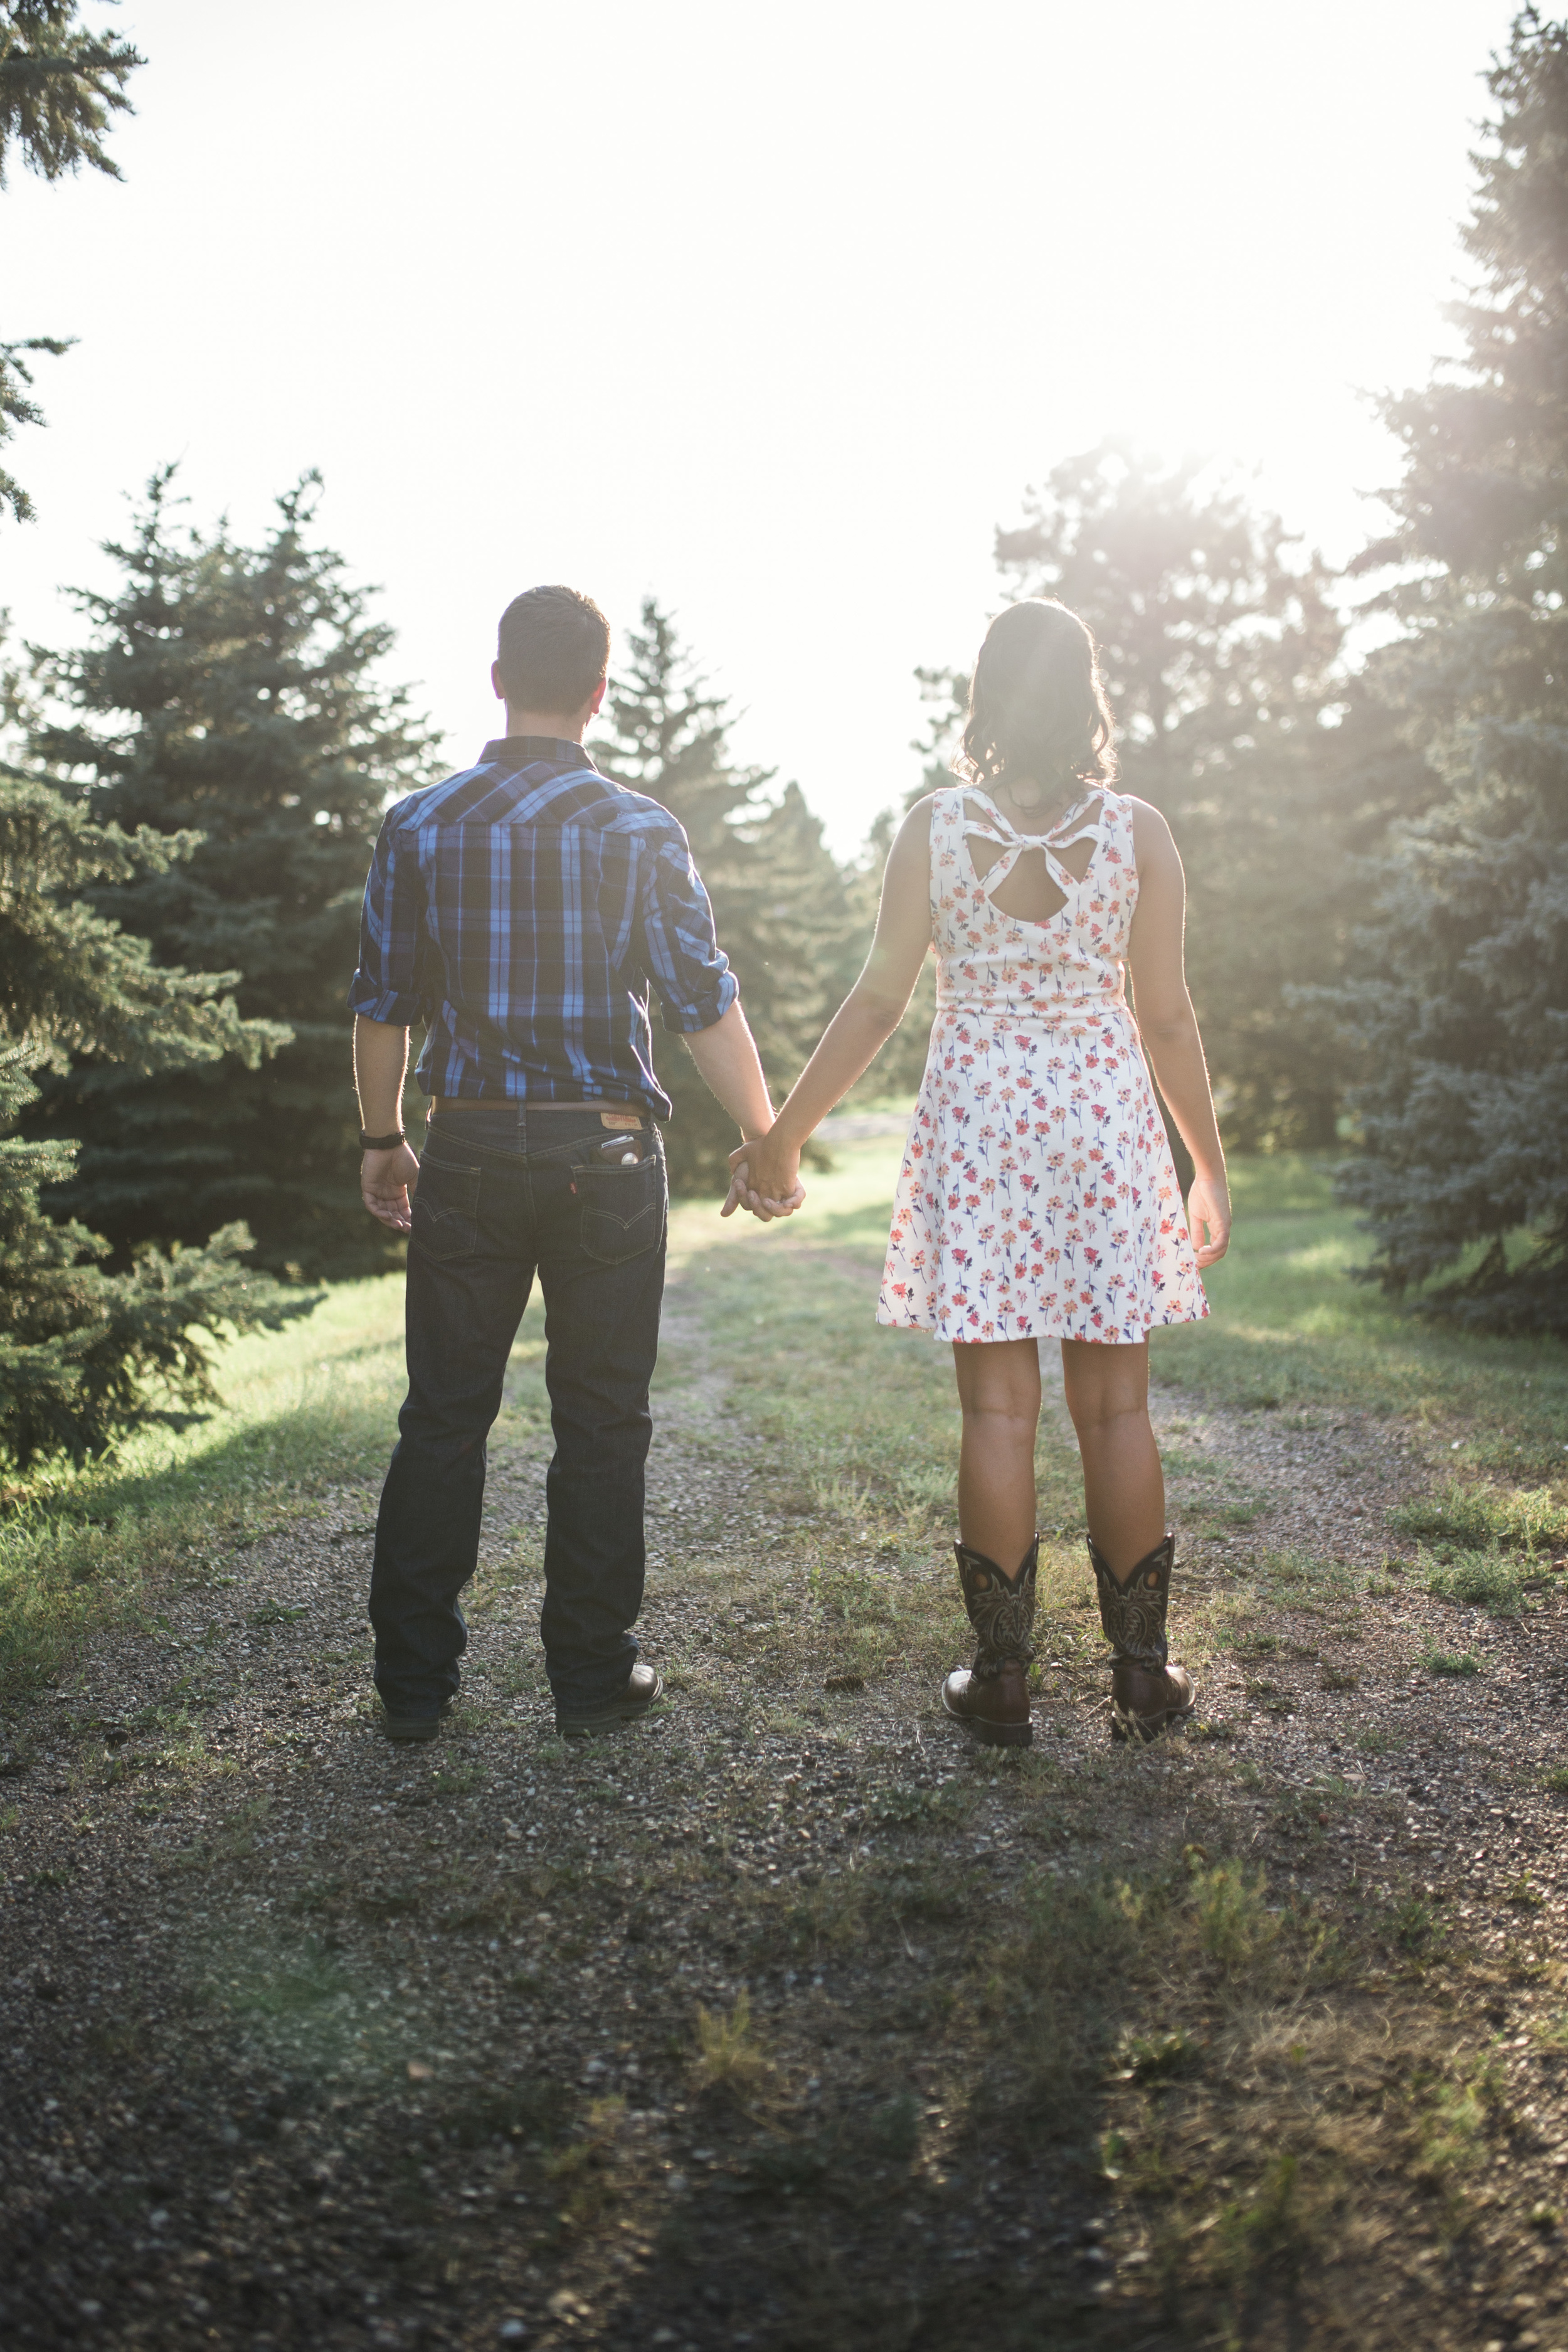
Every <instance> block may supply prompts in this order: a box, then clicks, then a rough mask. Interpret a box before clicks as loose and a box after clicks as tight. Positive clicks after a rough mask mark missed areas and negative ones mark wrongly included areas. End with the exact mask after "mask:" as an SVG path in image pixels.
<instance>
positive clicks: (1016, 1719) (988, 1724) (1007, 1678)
mask: <svg viewBox="0 0 1568 2352" xmlns="http://www.w3.org/2000/svg"><path fill="white" fill-rule="evenodd" d="M942 1705H943V1706H944V1707H945V1708H946V1709H947V1712H948V1713H949V1715H951V1716H952V1717H953V1720H954V1721H955V1722H957V1723H964V1724H967V1725H968V1727H969V1728H970V1730H971V1731H973V1734H974V1737H975V1738H976V1739H978V1740H979V1741H980V1742H981V1743H982V1745H983V1746H984V1747H986V1748H1027V1747H1028V1745H1029V1743H1030V1741H1031V1740H1032V1739H1033V1738H1034V1736H1035V1727H1034V1725H1033V1723H1032V1722H1031V1721H1030V1719H1029V1685H1028V1684H1027V1682H1026V1680H1025V1678H1024V1669H1023V1667H1022V1665H1021V1664H1019V1662H1018V1660H1017V1659H1016V1658H1009V1659H1008V1660H1007V1661H1006V1663H1005V1664H1004V1666H1003V1667H1002V1669H1001V1671H1000V1673H998V1674H996V1675H993V1677H992V1678H991V1680H990V1681H989V1682H982V1680H981V1678H980V1676H979V1675H977V1674H973V1673H972V1672H971V1670H970V1669H969V1667H968V1666H958V1667H955V1668H954V1670H953V1672H952V1674H951V1675H949V1676H948V1678H947V1680H946V1682H944V1683H943V1685H942Z"/></svg>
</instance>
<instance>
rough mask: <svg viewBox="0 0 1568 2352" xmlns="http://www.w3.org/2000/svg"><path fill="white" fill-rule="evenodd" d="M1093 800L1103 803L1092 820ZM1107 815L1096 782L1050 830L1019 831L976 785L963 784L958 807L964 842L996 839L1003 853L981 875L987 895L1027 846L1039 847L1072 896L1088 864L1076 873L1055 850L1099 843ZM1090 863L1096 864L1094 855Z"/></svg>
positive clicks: (1067, 895) (1066, 894) (1064, 891)
mask: <svg viewBox="0 0 1568 2352" xmlns="http://www.w3.org/2000/svg"><path fill="white" fill-rule="evenodd" d="M972 801H974V802H977V803H979V805H980V806H981V808H982V809H983V810H984V817H983V819H982V820H981V821H980V822H978V823H977V822H976V821H975V819H974V817H973V814H972V813H971V809H970V803H971V802H972ZM1091 801H1099V802H1100V807H1099V808H1098V809H1097V810H1096V812H1095V814H1094V817H1093V819H1092V820H1090V819H1089V818H1088V817H1087V816H1086V815H1085V814H1084V812H1085V810H1086V809H1087V808H1088V807H1089V803H1090V802H1091ZM1104 814H1105V804H1104V799H1103V796H1102V794H1101V792H1100V786H1099V785H1098V784H1095V785H1093V786H1092V787H1091V788H1090V790H1089V791H1088V792H1087V793H1080V794H1079V798H1078V799H1077V800H1076V801H1074V803H1073V804H1072V806H1071V807H1070V808H1069V809H1068V810H1066V811H1065V812H1064V814H1062V815H1061V816H1059V817H1058V819H1057V822H1056V823H1055V824H1053V825H1052V826H1051V828H1050V831H1049V832H1048V833H1020V832H1019V830H1018V828H1017V826H1016V824H1012V823H1011V822H1010V821H1009V819H1008V818H1006V817H1005V816H1004V815H1003V814H1002V812H1001V810H1000V809H999V808H998V807H997V805H996V803H995V802H994V800H993V799H992V798H991V795H990V794H989V793H983V792H980V791H979V790H978V789H977V788H976V787H975V786H974V785H973V784H969V785H965V786H964V788H963V798H962V801H961V803H960V806H959V815H960V817H961V819H962V821H963V837H964V839H965V841H966V842H967V841H970V840H974V841H994V843H995V844H996V845H997V847H998V848H999V849H1000V850H1001V852H1002V855H1001V856H1000V857H998V858H997V859H995V860H994V863H993V864H992V865H990V866H987V867H986V869H985V872H984V876H982V877H980V879H981V887H982V888H983V889H984V893H985V895H986V897H987V898H994V897H995V894H996V892H997V891H998V890H999V889H1000V888H1001V887H1002V885H1003V883H1004V882H1005V880H1006V879H1007V877H1008V875H1009V874H1011V872H1012V871H1013V868H1014V866H1016V864H1017V863H1018V860H1019V858H1020V857H1022V856H1023V855H1024V853H1025V851H1026V850H1028V849H1037V850H1038V851H1039V852H1040V854H1041V856H1043V857H1044V859H1045V861H1046V868H1047V872H1048V874H1049V875H1050V877H1051V879H1052V881H1053V882H1054V883H1055V884H1056V886H1057V888H1058V890H1059V891H1060V892H1061V894H1062V896H1063V898H1071V896H1072V894H1073V892H1074V891H1075V890H1077V889H1079V887H1081V885H1082V883H1083V882H1084V880H1085V878H1086V877H1087V874H1088V867H1085V869H1084V873H1083V874H1075V873H1074V872H1073V871H1072V868H1071V867H1070V866H1064V865H1063V864H1062V862H1061V859H1060V858H1059V857H1058V856H1057V854H1056V853H1057V851H1058V849H1070V848H1071V847H1072V846H1073V844H1074V843H1075V842H1079V841H1085V840H1089V839H1092V840H1094V841H1097V842H1098V840H1099V839H1100V824H1101V821H1102V819H1103V817H1104ZM1090 863H1091V864H1092V863H1093V860H1092V858H1091V860H1090Z"/></svg>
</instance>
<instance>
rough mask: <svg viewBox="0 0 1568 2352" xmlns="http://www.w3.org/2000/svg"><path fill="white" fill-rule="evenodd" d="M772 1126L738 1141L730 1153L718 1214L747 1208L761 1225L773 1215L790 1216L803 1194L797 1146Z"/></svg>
mask: <svg viewBox="0 0 1568 2352" xmlns="http://www.w3.org/2000/svg"><path fill="white" fill-rule="evenodd" d="M777 1133H778V1130H777V1129H776V1128H775V1129H773V1130H772V1131H771V1132H770V1133H769V1134H768V1135H765V1136H762V1137H759V1138H758V1139H756V1140H755V1141H754V1142H752V1143H742V1144H739V1145H738V1146H737V1147H736V1149H735V1150H733V1151H731V1154H730V1192H729V1197H728V1199H727V1200H726V1201H725V1202H724V1205H723V1207H722V1208H721V1210H720V1212H719V1214H720V1215H721V1217H731V1216H733V1215H734V1213H735V1211H736V1210H737V1209H749V1210H750V1211H751V1213H752V1216H753V1217H759V1218H760V1219H761V1220H762V1222H763V1224H764V1225H768V1224H771V1223H773V1219H774V1218H775V1217H793V1216H794V1214H795V1211H796V1210H797V1209H798V1208H799V1207H800V1204H801V1202H803V1201H804V1200H805V1185H804V1184H803V1183H802V1182H801V1181H800V1152H799V1150H798V1148H796V1147H794V1146H792V1145H790V1144H787V1143H784V1141H782V1140H780V1141H778V1142H774V1140H773V1137H774V1136H775V1135H776V1134H777Z"/></svg>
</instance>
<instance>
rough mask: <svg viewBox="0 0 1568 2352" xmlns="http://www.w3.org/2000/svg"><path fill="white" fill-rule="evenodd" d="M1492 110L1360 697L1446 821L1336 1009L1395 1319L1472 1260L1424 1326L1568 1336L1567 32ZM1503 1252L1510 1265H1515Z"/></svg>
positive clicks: (1387, 909) (1380, 920) (1358, 1174)
mask: <svg viewBox="0 0 1568 2352" xmlns="http://www.w3.org/2000/svg"><path fill="white" fill-rule="evenodd" d="M1489 89H1490V92H1491V95H1492V98H1493V100H1495V102H1496V114H1495V118H1494V120H1493V121H1491V122H1490V123H1489V125H1488V126H1487V144H1486V146H1485V148H1484V149H1483V151H1482V152H1480V153H1479V154H1478V155H1476V156H1475V157H1474V159H1473V160H1474V163H1475V165H1476V169H1477V172H1478V174H1479V186H1478V190H1477V196H1476V202H1475V208H1474V212H1473V215H1472V217H1471V220H1470V222H1469V225H1468V228H1467V230H1466V232H1465V236H1464V243H1465V247H1466V249H1467V251H1468V254H1469V256H1470V257H1471V259H1472V261H1473V262H1474V263H1475V264H1476V265H1477V266H1478V268H1479V283H1478V284H1477V285H1476V287H1475V289H1474V291H1473V294H1472V298H1471V299H1469V300H1468V302H1466V303H1464V304H1462V305H1459V306H1458V307H1457V308H1456V310H1454V311H1453V313H1452V314H1451V315H1452V316H1453V318H1454V320H1455V321H1456V323H1457V324H1458V327H1459V329H1460V331H1461V332H1462V335H1463V339H1464V346H1465V348H1464V352H1463V355H1462V357H1461V358H1460V359H1459V360H1458V361H1457V362H1450V363H1448V364H1446V365H1443V366H1440V367H1439V369H1438V371H1437V373H1436V374H1435V375H1434V377H1433V379H1432V381H1431V382H1430V383H1428V384H1427V385H1426V388H1425V389H1424V390H1421V391H1415V392H1409V393H1406V394H1404V395H1403V396H1402V397H1399V398H1395V399H1391V400H1390V401H1389V402H1388V403H1387V404H1386V407H1385V411H1384V413H1385V415H1386V418H1387V421H1388V423H1389V424H1390V425H1391V426H1392V427H1393V429H1394V433H1395V434H1396V435H1397V436H1398V437H1399V439H1400V441H1401V442H1402V443H1403V445H1404V451H1405V471H1404V478H1403V479H1402V481H1401V482H1400V484H1399V485H1398V487H1397V488H1394V489H1393V490H1391V491H1388V492H1385V493H1384V496H1385V498H1386V500H1387V502H1388V504H1389V506H1390V507H1391V508H1392V509H1393V512H1394V517H1395V526H1396V527H1395V529H1394V532H1393V534H1392V535H1391V536H1390V537H1389V538H1388V539H1386V540H1384V541H1380V542H1379V543H1378V544H1376V545H1375V546H1373V547H1372V548H1370V549H1369V550H1368V551H1367V552H1366V555H1365V556H1364V557H1363V569H1364V570H1366V571H1369V572H1377V571H1379V570H1381V569H1382V568H1383V567H1384V566H1387V565H1390V564H1392V565H1394V566H1396V567H1398V569H1397V575H1396V577H1395V581H1394V585H1393V587H1392V588H1391V589H1389V590H1388V591H1387V592H1386V593H1385V595H1384V603H1385V604H1386V605H1387V607H1388V608H1389V609H1390V610H1392V611H1393V612H1394V614H1396V615H1397V616H1398V618H1399V619H1400V620H1401V621H1402V622H1403V623H1404V625H1405V635H1404V637H1403V638H1402V639H1401V640H1399V641H1397V642H1396V643H1394V645H1392V646H1389V647H1388V648H1387V649H1386V650H1385V651H1384V653H1383V654H1381V655H1380V656H1378V657H1377V659H1376V660H1375V661H1374V662H1373V665H1372V666H1371V678H1372V683H1373V686H1374V687H1375V688H1376V689H1377V690H1378V691H1379V692H1380V693H1381V694H1382V696H1383V697H1384V699H1385V701H1386V702H1387V703H1388V705H1389V706H1390V708H1391V709H1393V711H1394V713H1395V714H1396V715H1397V717H1398V718H1399V719H1400V721H1401V723H1402V727H1403V730H1404V732H1405V736H1406V738H1407V740H1408V741H1409V742H1410V743H1411V744H1412V745H1413V746H1414V747H1415V749H1416V750H1417V751H1419V752H1420V754H1421V755H1422V756H1423V757H1424V760H1425V762H1426V769H1427V772H1428V775H1429V778H1430V780H1431V783H1432V796H1433V799H1434V801H1435V803H1436V805H1434V806H1433V807H1432V808H1431V809H1430V811H1429V812H1428V813H1427V814H1426V815H1425V816H1423V817H1422V818H1420V819H1419V821H1416V822H1413V823H1411V824H1407V825H1405V827H1403V828H1401V829H1400V830H1399V832H1398V834H1397V835H1396V839H1395V841H1394V847H1393V852H1392V855H1391V856H1390V858H1389V860H1388V863H1387V865H1386V866H1385V868H1384V873H1383V876H1382V883H1381V891H1380V897H1379V901H1378V905H1377V909H1376V914H1375V919H1373V921H1372V922H1371V923H1370V924H1369V925H1368V927H1367V929H1366V932H1365V935H1364V939H1363V956H1364V960H1363V968H1362V971H1361V976H1360V979H1359V982H1357V984H1355V985H1354V986H1352V987H1350V988H1347V989H1346V990H1345V991H1344V992H1343V993H1342V998H1341V1003H1342V1009H1343V1012H1344V1013H1345V1017H1346V1020H1347V1023H1348V1024H1349V1026H1350V1029H1351V1031H1352V1034H1353V1036H1354V1038H1355V1041H1356V1043H1357V1045H1358V1046H1359V1048H1360V1051H1361V1055H1362V1057H1363V1064H1364V1066H1365V1069H1366V1072H1367V1076H1366V1079H1365V1083H1364V1084H1363V1087H1361V1089H1360V1092H1359V1095H1358V1097H1357V1108H1358V1110H1359V1115H1360V1120H1361V1127H1362V1139H1363V1158H1362V1159H1361V1160H1359V1161H1356V1162H1352V1164H1351V1166H1350V1167H1349V1168H1348V1169H1347V1170H1346V1171H1343V1176H1342V1185H1343V1192H1344V1194H1345V1197H1346V1198H1348V1199H1349V1200H1351V1201H1352V1202H1355V1203H1356V1204H1357V1205H1358V1206H1360V1207H1361V1208H1363V1210H1364V1211H1365V1212H1366V1213H1367V1220H1368V1223H1369V1224H1370V1227H1371V1230H1372V1232H1373V1234H1374V1235H1375V1236H1376V1243H1377V1247H1376V1252H1375V1255H1374V1258H1373V1266H1372V1269H1371V1271H1373V1272H1374V1273H1375V1274H1376V1275H1377V1276H1378V1277H1379V1278H1380V1279H1381V1280H1382V1282H1383V1284H1384V1286H1385V1288H1387V1289H1389V1290H1390V1291H1394V1292H1399V1291H1401V1290H1403V1289H1405V1287H1406V1286H1409V1285H1412V1284H1418V1283H1421V1282H1423V1281H1424V1280H1426V1278H1428V1277H1429V1276H1434V1275H1436V1274H1438V1273H1440V1272H1442V1271H1444V1270H1446V1269H1448V1268H1451V1267H1453V1266H1454V1265H1455V1264H1456V1261H1458V1258H1459V1257H1460V1256H1461V1255H1462V1253H1464V1252H1465V1251H1466V1250H1467V1249H1468V1248H1469V1247H1471V1246H1473V1245H1474V1244H1486V1247H1485V1249H1484V1252H1483V1253H1482V1255H1481V1258H1480V1262H1479V1265H1476V1266H1474V1267H1472V1268H1471V1269H1470V1270H1469V1271H1468V1277H1467V1278H1466V1279H1464V1280H1462V1281H1458V1282H1450V1283H1449V1285H1448V1286H1447V1288H1446V1289H1445V1290H1442V1291H1440V1292H1438V1293H1437V1294H1436V1297H1434V1298H1433V1299H1431V1300H1429V1302H1428V1303H1429V1304H1430V1305H1433V1306H1436V1307H1439V1308H1442V1309H1446V1310H1447V1311H1448V1312H1451V1313H1455V1314H1459V1315H1463V1316H1465V1317H1467V1318H1470V1319H1473V1320H1476V1321H1478V1322H1481V1323H1484V1324H1489V1325H1491V1326H1493V1327H1497V1328H1509V1327H1511V1328H1544V1329H1550V1330H1553V1331H1557V1332H1563V1331H1568V404H1565V402H1564V396H1563V394H1564V387H1565V386H1568V26H1565V25H1564V24H1563V22H1561V21H1558V22H1547V21H1545V20H1544V19H1543V18H1542V16H1541V15H1540V14H1539V12H1538V11H1537V10H1536V9H1534V8H1526V9H1524V10H1523V11H1522V12H1521V14H1520V16H1518V17H1517V18H1516V19H1515V21H1514V24H1513V27H1512V32H1511V37H1510V44H1509V48H1508V52H1507V54H1506V56H1505V57H1503V58H1500V60H1499V61H1497V63H1496V64H1495V66H1494V68H1493V70H1492V71H1491V73H1490V74H1489ZM1510 1236H1518V1239H1517V1240H1516V1241H1515V1242H1514V1243H1513V1244H1512V1246H1511V1247H1510Z"/></svg>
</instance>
